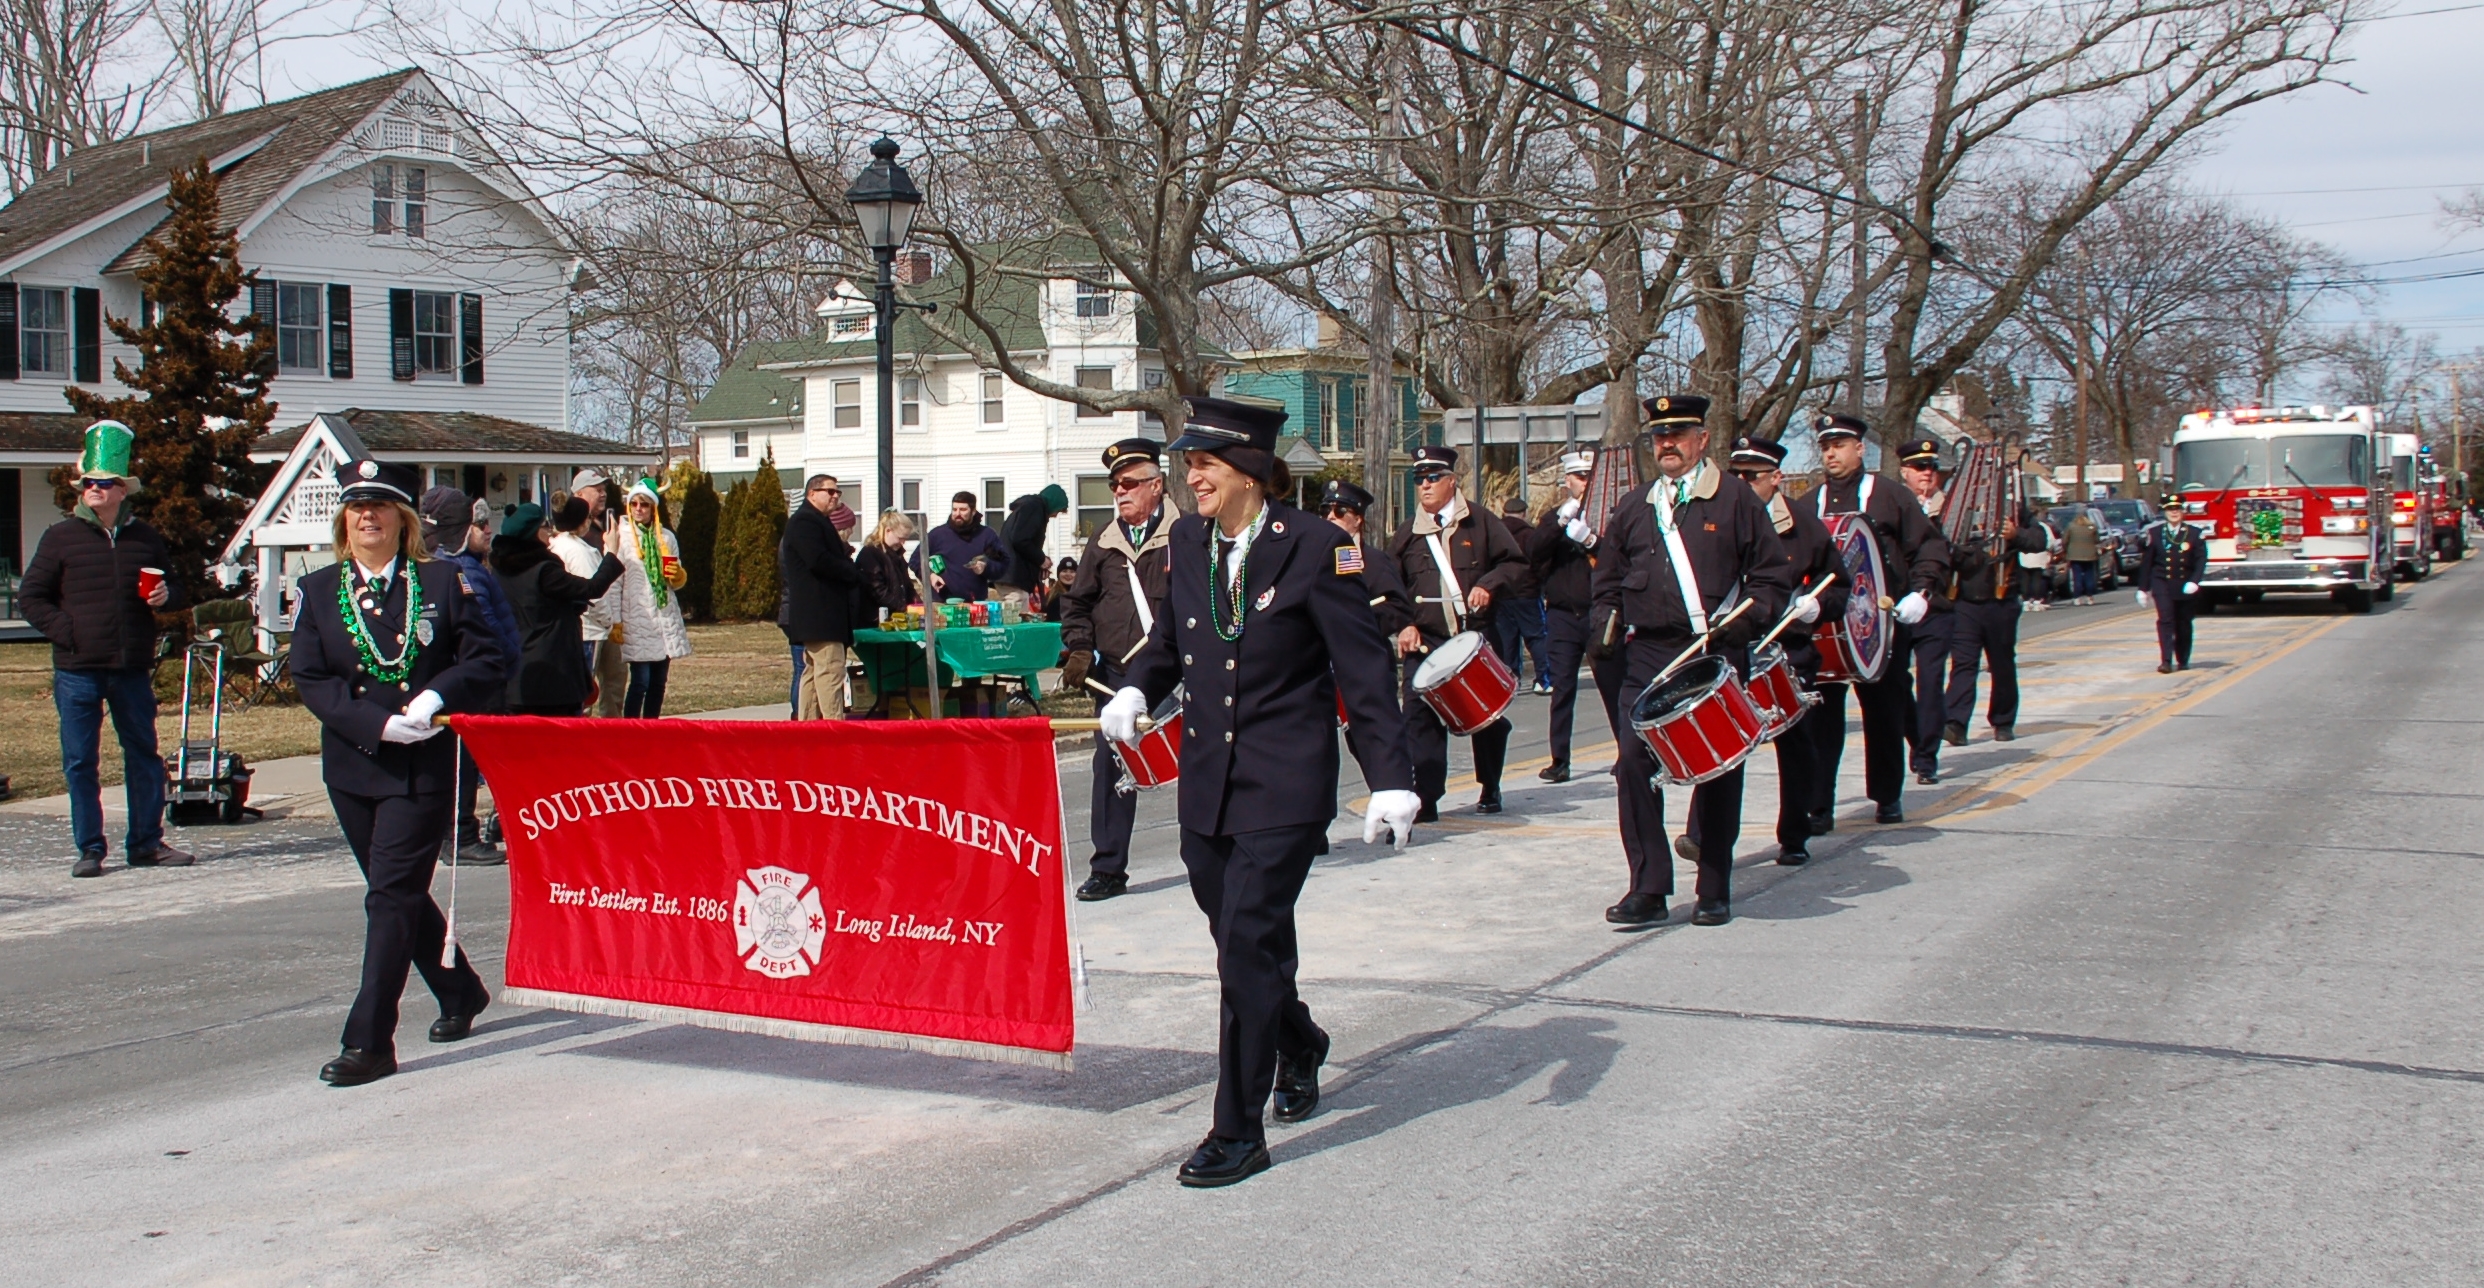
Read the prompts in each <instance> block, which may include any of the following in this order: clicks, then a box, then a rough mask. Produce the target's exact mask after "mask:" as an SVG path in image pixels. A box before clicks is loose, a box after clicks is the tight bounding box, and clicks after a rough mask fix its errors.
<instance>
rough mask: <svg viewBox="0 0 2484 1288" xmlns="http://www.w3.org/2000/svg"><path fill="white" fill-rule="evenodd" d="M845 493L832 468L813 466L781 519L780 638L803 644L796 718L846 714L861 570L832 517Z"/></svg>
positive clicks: (830, 717) (795, 697)
mask: <svg viewBox="0 0 2484 1288" xmlns="http://www.w3.org/2000/svg"><path fill="white" fill-rule="evenodd" d="M844 495H845V493H844V490H843V489H842V488H840V487H839V486H838V485H837V480H836V478H835V477H834V476H833V475H828V474H814V475H812V476H811V477H810V478H809V479H808V480H807V481H805V482H804V483H803V485H802V501H803V503H802V504H801V505H798V506H795V507H794V512H793V518H791V519H790V520H788V521H787V522H786V524H785V538H784V542H783V550H782V553H783V558H784V567H785V605H784V609H785V612H784V622H783V626H784V631H785V638H786V640H788V641H789V642H791V643H794V644H798V645H800V646H801V648H802V672H801V676H800V679H799V680H798V681H797V683H798V684H799V686H800V687H799V688H797V689H796V690H795V693H794V719H796V720H842V719H844V718H845V660H846V654H847V652H848V651H849V650H850V649H851V648H852V647H853V644H854V592H855V590H856V589H857V588H859V587H860V586H861V585H862V573H860V572H859V571H857V570H856V569H855V567H854V553H853V552H852V551H851V550H848V549H846V546H845V536H844V534H842V533H840V532H838V531H837V528H836V520H835V519H834V517H833V512H834V511H835V510H836V508H837V505H838V504H839V502H840V501H841V500H842V499H843V497H844Z"/></svg>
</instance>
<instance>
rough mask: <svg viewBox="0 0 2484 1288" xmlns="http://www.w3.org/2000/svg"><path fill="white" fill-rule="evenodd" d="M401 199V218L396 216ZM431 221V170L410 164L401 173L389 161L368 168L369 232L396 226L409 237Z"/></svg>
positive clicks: (421, 233) (416, 234)
mask: <svg viewBox="0 0 2484 1288" xmlns="http://www.w3.org/2000/svg"><path fill="white" fill-rule="evenodd" d="M400 199H402V200H403V202H404V206H403V208H402V209H403V218H402V219H400V218H399V209H400V207H399V205H398V202H399V200H400ZM430 223H431V173H430V171H428V170H425V169H424V168H423V167H421V166H418V165H410V166H407V167H405V168H404V170H403V172H402V173H400V171H399V170H398V168H397V166H396V165H395V164H394V163H392V162H385V161H383V162H380V163H378V164H376V165H373V166H372V167H371V231H372V232H375V233H393V232H396V231H397V230H398V229H399V228H403V229H404V230H405V235H406V236H408V237H420V236H422V235H423V230H424V229H425V228H427V227H428V226H429V225H430Z"/></svg>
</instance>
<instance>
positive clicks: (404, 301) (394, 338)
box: [388, 287, 414, 380]
mask: <svg viewBox="0 0 2484 1288" xmlns="http://www.w3.org/2000/svg"><path fill="white" fill-rule="evenodd" d="M388 375H389V378H390V379H392V380H412V379H413V378H414V292H412V291H405V290H398V289H396V288H394V287H391V288H390V289H389V292H388Z"/></svg>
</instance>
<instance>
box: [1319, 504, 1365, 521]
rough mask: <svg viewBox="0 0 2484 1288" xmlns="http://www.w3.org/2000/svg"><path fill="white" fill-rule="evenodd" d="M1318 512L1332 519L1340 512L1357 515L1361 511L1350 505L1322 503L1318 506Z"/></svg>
mask: <svg viewBox="0 0 2484 1288" xmlns="http://www.w3.org/2000/svg"><path fill="white" fill-rule="evenodd" d="M1320 513H1321V514H1322V515H1325V516H1326V517H1328V518H1331V519H1334V518H1336V517H1337V516H1338V515H1341V514H1355V515H1359V514H1361V513H1362V511H1360V510H1357V509H1355V508H1354V507H1353V506H1350V505H1323V506H1321V507H1320Z"/></svg>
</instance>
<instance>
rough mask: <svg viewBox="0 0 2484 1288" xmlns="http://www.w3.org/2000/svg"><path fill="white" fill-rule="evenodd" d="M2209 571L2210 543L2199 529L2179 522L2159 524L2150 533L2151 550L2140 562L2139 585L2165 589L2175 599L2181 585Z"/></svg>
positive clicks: (2178, 594) (2145, 587)
mask: <svg viewBox="0 0 2484 1288" xmlns="http://www.w3.org/2000/svg"><path fill="white" fill-rule="evenodd" d="M2207 571H2208V542H2207V539H2206V538H2204V537H2202V536H2200V535H2199V529H2197V528H2194V527H2192V526H2191V525H2190V524H2188V523H2182V522H2179V521H2172V522H2166V523H2162V524H2159V525H2157V528H2156V530H2155V531H2154V532H2151V533H2149V534H2148V553H2147V557H2146V558H2145V559H2142V560H2141V561H2140V563H2139V588H2140V589H2142V590H2145V591H2148V592H2150V593H2154V592H2155V591H2158V590H2162V591H2164V592H2165V593H2166V594H2168V595H2171V596H2173V597H2174V598H2176V599H2181V598H2183V594H2182V588H2183V587H2184V586H2186V585H2189V584H2190V583H2192V582H2195V581H2198V580H2199V579H2200V577H2201V576H2202V575H2203V574H2205V573H2206V572H2207Z"/></svg>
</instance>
